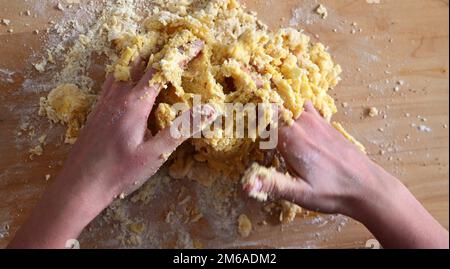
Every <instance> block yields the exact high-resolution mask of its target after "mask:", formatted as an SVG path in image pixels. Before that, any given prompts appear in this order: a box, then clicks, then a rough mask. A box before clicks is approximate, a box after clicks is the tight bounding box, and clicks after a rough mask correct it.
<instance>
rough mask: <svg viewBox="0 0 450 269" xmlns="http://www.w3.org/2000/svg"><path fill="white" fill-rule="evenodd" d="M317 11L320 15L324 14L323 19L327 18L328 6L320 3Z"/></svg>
mask: <svg viewBox="0 0 450 269" xmlns="http://www.w3.org/2000/svg"><path fill="white" fill-rule="evenodd" d="M316 13H317V14H319V15H320V16H322V19H326V18H327V17H328V10H327V8H326V7H325V6H324V5H322V4H320V5H319V6H318V7H317V9H316Z"/></svg>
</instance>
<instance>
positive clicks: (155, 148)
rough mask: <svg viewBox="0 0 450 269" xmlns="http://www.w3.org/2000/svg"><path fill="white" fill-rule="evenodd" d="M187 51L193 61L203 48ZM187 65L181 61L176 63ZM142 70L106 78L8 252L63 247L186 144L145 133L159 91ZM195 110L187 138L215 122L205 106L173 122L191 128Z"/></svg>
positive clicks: (199, 45)
mask: <svg viewBox="0 0 450 269" xmlns="http://www.w3.org/2000/svg"><path fill="white" fill-rule="evenodd" d="M192 46H193V47H192V49H193V50H194V51H195V52H196V53H195V55H193V57H195V56H196V55H197V54H198V53H200V51H201V50H202V48H203V43H202V42H194V43H192ZM191 52H192V51H191ZM186 64H187V62H186V61H185V60H183V62H181V63H180V65H181V66H185V65H186ZM145 66H146V65H145V63H144V62H143V61H142V60H140V59H138V60H137V61H136V62H135V64H134V67H133V70H132V80H131V81H129V82H117V81H115V79H114V77H113V75H109V77H108V78H107V80H106V82H105V83H104V86H103V91H102V93H101V96H100V98H99V101H98V103H97V104H96V106H95V108H94V110H93V111H92V113H91V114H90V115H89V117H88V120H87V123H86V126H85V127H84V128H83V129H82V130H81V133H80V135H79V137H78V140H77V142H76V143H75V145H74V146H73V148H72V150H71V152H70V154H69V157H68V159H67V161H66V162H65V165H64V167H63V169H62V171H61V172H60V174H59V175H58V177H57V178H56V179H55V181H54V182H53V183H52V185H51V186H50V187H49V188H48V189H47V191H46V193H45V194H44V196H43V198H42V200H41V201H40V202H39V204H38V205H37V207H36V208H35V209H34V211H33V213H32V215H31V217H30V218H29V220H28V221H27V222H26V223H25V224H24V225H23V226H22V227H21V229H20V230H19V231H18V232H17V233H16V236H15V238H14V240H13V241H12V242H11V244H10V245H9V247H10V248H62V247H64V246H65V243H66V242H67V240H69V239H75V238H77V237H78V235H79V234H80V232H81V231H82V230H83V228H84V227H85V226H86V225H87V224H89V222H91V221H92V220H93V219H94V218H95V217H96V216H97V215H98V214H100V212H101V211H102V210H103V209H104V208H106V207H107V206H108V205H109V204H110V203H111V202H112V201H113V199H115V197H118V196H122V195H121V194H123V195H127V194H130V193H131V192H132V191H134V190H136V189H137V188H139V187H140V186H141V185H142V184H143V183H145V181H146V180H147V179H149V178H150V177H151V176H152V175H154V174H155V173H156V172H157V171H158V169H159V168H160V167H161V166H162V165H163V163H164V162H165V161H166V160H167V157H168V155H170V153H172V152H173V151H174V150H175V149H176V148H177V147H178V146H179V145H180V144H181V143H183V142H184V141H185V140H186V139H187V138H188V137H186V136H181V137H180V138H174V137H172V135H171V130H170V127H168V128H167V129H165V130H162V131H160V132H159V133H158V134H156V135H155V136H152V134H151V133H150V131H149V130H148V129H147V121H148V118H149V115H150V112H151V110H152V107H153V105H154V103H155V99H156V97H157V96H158V94H159V92H160V90H161V85H149V81H150V80H151V79H152V77H153V75H154V73H155V71H154V70H152V69H150V70H148V71H145V72H144V70H145ZM199 109H200V115H201V124H200V125H198V126H194V127H193V128H192V129H193V130H192V131H191V132H192V133H190V134H191V135H194V134H195V133H196V132H200V131H201V128H202V127H203V126H207V125H208V124H209V123H212V122H213V121H214V120H215V117H216V116H217V112H216V111H215V109H214V108H213V107H212V106H210V105H204V106H202V107H201V108H198V107H197V108H193V109H191V110H189V111H187V112H185V113H183V114H182V115H181V116H180V117H179V118H177V120H180V121H183V122H186V121H189V122H191V121H192V114H193V113H194V111H195V113H198V111H199Z"/></svg>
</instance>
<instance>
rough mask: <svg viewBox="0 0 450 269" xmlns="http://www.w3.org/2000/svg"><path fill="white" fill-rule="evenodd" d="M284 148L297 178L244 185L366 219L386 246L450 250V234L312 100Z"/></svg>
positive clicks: (278, 176) (284, 136)
mask: <svg viewBox="0 0 450 269" xmlns="http://www.w3.org/2000/svg"><path fill="white" fill-rule="evenodd" d="M278 150H279V151H280V153H281V154H282V155H283V157H284V159H285V161H286V163H287V165H288V167H289V172H290V175H291V176H286V175H285V174H282V173H274V174H272V175H271V177H269V178H268V179H267V178H264V179H259V178H256V181H254V182H253V183H252V185H247V186H244V190H246V191H247V192H248V193H250V192H252V191H256V192H265V193H269V194H270V195H271V196H273V197H277V198H283V199H286V200H288V201H292V202H294V203H296V204H298V205H300V206H302V207H303V208H306V209H309V210H313V211H320V212H323V213H338V214H343V215H346V216H349V217H351V218H354V219H356V220H358V221H360V222H362V223H363V224H364V225H365V226H366V227H367V228H368V229H369V230H370V231H371V232H372V233H373V234H374V236H375V237H376V238H377V239H378V240H379V242H380V243H381V245H382V246H383V247H385V248H448V247H449V234H448V231H447V230H446V229H445V228H444V227H442V226H441V225H440V224H439V223H438V222H437V221H436V220H435V219H434V218H433V217H432V216H431V215H430V213H428V212H427V210H426V209H425V208H424V207H423V206H422V205H421V204H420V202H419V201H417V199H416V198H415V197H414V196H413V195H412V194H411V192H409V190H408V189H407V188H406V187H405V186H404V185H403V184H402V183H401V182H400V180H398V179H397V178H395V177H394V176H392V175H390V174H389V173H387V172H386V171H385V170H384V169H383V168H381V167H380V166H379V165H377V164H376V163H374V162H373V161H371V160H370V159H369V158H368V157H367V155H366V154H364V153H362V152H361V151H360V150H359V149H358V148H357V147H356V146H354V145H353V144H352V143H351V142H349V141H348V140H347V139H345V138H344V136H343V135H342V134H340V133H339V132H338V131H337V130H335V129H334V128H333V127H332V126H331V125H330V124H329V123H327V122H326V121H325V120H324V119H323V118H322V117H321V116H320V115H319V113H318V112H317V111H316V110H315V109H314V107H313V106H312V104H311V103H310V102H308V103H307V104H306V106H305V111H304V112H303V114H302V115H301V117H300V118H299V119H298V120H297V121H295V123H294V124H293V126H291V127H282V128H281V129H280V130H279V144H278Z"/></svg>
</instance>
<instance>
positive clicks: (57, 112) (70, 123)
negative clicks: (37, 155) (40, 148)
mask: <svg viewBox="0 0 450 269" xmlns="http://www.w3.org/2000/svg"><path fill="white" fill-rule="evenodd" d="M95 100H96V96H95V95H92V94H89V93H87V92H85V91H82V90H80V89H79V88H78V87H77V86H75V85H73V84H63V85H60V86H58V87H56V88H55V89H53V90H52V91H51V92H50V93H49V95H48V97H47V98H45V97H42V98H41V100H40V109H39V115H41V116H47V118H48V119H49V120H50V121H52V122H54V123H58V122H60V123H62V124H65V125H67V132H66V138H65V142H66V143H69V144H73V143H75V141H76V139H77V137H78V133H79V131H80V129H81V127H83V125H84V122H85V121H86V118H87V115H88V114H89V112H90V110H91V107H92V105H93V103H94V102H95Z"/></svg>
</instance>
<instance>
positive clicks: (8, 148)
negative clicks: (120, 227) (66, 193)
mask: <svg viewBox="0 0 450 269" xmlns="http://www.w3.org/2000/svg"><path fill="white" fill-rule="evenodd" d="M243 2H244V3H246V4H247V6H248V8H249V9H251V10H255V11H257V12H258V16H259V18H260V19H261V20H262V21H264V22H266V23H267V24H269V25H270V27H271V28H272V29H276V28H277V27H280V26H289V25H290V24H291V25H292V26H296V27H300V28H304V29H305V31H306V32H307V33H308V34H309V35H311V36H312V37H313V39H314V40H320V41H321V42H323V43H324V44H326V45H328V46H329V47H330V51H331V53H332V55H333V56H334V57H335V59H336V62H338V63H339V64H341V66H342V67H343V70H344V73H343V76H342V77H343V81H342V82H341V83H340V84H339V86H338V87H337V88H336V89H335V90H334V91H333V96H334V97H335V98H336V99H337V100H338V101H337V102H338V104H339V110H340V112H339V114H338V115H337V116H336V118H337V120H339V121H342V122H343V124H344V126H345V127H346V128H347V129H348V131H349V132H350V133H352V134H354V135H355V136H356V137H357V138H358V139H359V140H360V141H361V142H362V143H363V144H365V145H366V146H367V147H368V152H369V154H370V156H371V157H372V158H373V159H374V160H375V161H376V162H377V163H379V164H380V165H381V166H383V167H384V168H386V169H387V170H388V171H390V172H392V173H393V174H394V175H396V176H397V177H399V178H400V179H401V180H402V181H403V182H404V183H405V184H406V186H407V187H408V188H409V189H410V190H411V191H412V192H413V193H414V194H415V195H416V197H417V198H418V199H419V200H420V201H421V202H422V203H423V204H424V205H425V207H426V208H427V209H428V210H429V211H430V212H431V213H432V214H433V216H435V217H436V218H437V219H438V220H439V222H440V223H442V224H443V225H444V226H445V227H447V228H448V220H449V185H448V183H449V166H448V163H449V153H448V150H449V133H448V132H449V131H448V128H445V127H446V126H447V125H448V121H449V116H448V115H449V107H448V102H449V86H448V82H449V81H448V78H449V69H448V67H449V63H448V57H449V53H448V46H449V39H448V31H449V28H448V27H449V24H448V23H449V17H448V16H449V14H448V13H449V11H448V10H449V9H448V8H449V6H448V1H445V0H426V1H425V0H391V1H389V0H381V3H380V4H368V3H366V1H364V0H335V1H325V0H324V1H321V3H323V4H324V5H325V6H326V7H327V8H328V12H329V17H328V18H327V19H326V20H322V19H320V17H319V16H318V15H315V14H314V12H313V9H314V8H315V7H316V6H317V5H318V3H317V2H316V1H313V0H307V1H301V0H291V1H275V0H266V1H265V0H246V1H243ZM53 6H54V4H53V3H52V2H50V1H45V3H44V1H37V0H36V1H28V2H25V1H8V0H0V19H1V18H6V19H10V20H11V21H12V23H11V25H10V26H4V25H1V26H0V48H1V53H0V59H1V60H0V71H1V72H0V126H1V127H0V235H2V234H3V235H4V238H1V236H0V247H4V246H6V244H7V242H8V241H9V240H10V238H11V234H13V233H14V231H15V230H16V229H17V228H18V227H19V226H20V224H21V223H23V222H24V220H25V218H26V216H27V215H28V214H29V213H30V210H31V209H32V208H33V205H34V204H35V203H36V201H37V200H38V198H39V195H40V194H41V193H42V192H43V190H44V189H45V186H46V185H47V182H46V181H45V179H44V176H45V175H46V174H51V175H53V176H54V175H55V174H56V173H57V171H58V169H59V167H60V164H61V160H63V159H64V156H65V154H66V152H67V149H68V148H67V147H66V146H59V145H57V144H53V143H52V144H50V145H47V146H46V150H45V154H44V155H43V156H41V157H37V158H35V159H34V160H30V159H29V158H28V149H29V147H30V146H31V145H33V142H30V141H29V139H27V138H23V137H22V138H21V137H19V138H18V137H17V132H18V131H19V128H18V125H19V124H20V123H21V122H23V120H24V117H26V116H30V117H31V118H32V119H36V120H37V121H38V122H42V125H41V126H39V128H40V129H43V128H44V129H45V128H46V125H45V121H42V120H41V121H39V119H38V118H37V117H36V116H35V113H36V109H37V107H38V100H39V97H40V96H42V95H43V93H42V92H40V91H26V90H24V87H22V85H23V83H24V82H25V83H26V79H27V78H28V77H29V76H37V75H38V74H37V73H35V72H33V71H32V70H31V68H30V63H31V62H32V61H33V60H35V59H37V58H36V55H40V54H41V55H42V51H41V49H42V47H43V46H44V44H43V43H44V42H43V40H45V38H44V37H45V35H44V34H39V35H36V34H33V33H32V31H33V30H35V29H42V30H43V29H45V28H46V27H47V26H48V22H49V21H50V20H58V19H59V18H60V16H61V14H60V13H59V12H57V11H56V10H55V9H54V8H52V7H53ZM296 9H298V10H297V12H294V10H296ZM26 10H30V11H31V12H32V13H33V14H39V15H38V16H37V18H35V17H34V16H30V17H28V16H22V15H21V14H20V13H21V12H23V11H26ZM42 10H47V11H46V12H45V13H43V11H42ZM294 13H297V15H298V16H299V18H300V19H298V20H293V19H292V17H293V14H294ZM44 14H45V16H44ZM297 22H299V25H298V26H297V25H296V24H297ZM353 22H355V23H356V24H354V26H352V24H353ZM26 24H30V25H29V26H28V25H26ZM7 29H14V32H13V33H7ZM334 29H335V31H333V30H334ZM352 29H355V33H354V34H352V33H351V32H352ZM359 29H361V30H362V31H359ZM41 32H42V31H41ZM10 71H12V72H14V74H12V75H11V77H8V75H7V74H6V73H8V72H10ZM8 78H10V79H12V80H13V81H14V82H12V83H11V82H8V81H7V79H8ZM400 80H402V81H404V82H405V83H404V85H403V86H401V87H400V89H399V91H398V92H396V91H394V88H395V86H396V85H397V82H398V81H400ZM343 102H347V103H348V104H349V106H348V107H346V108H344V107H341V105H340V104H342V103H343ZM371 106H375V107H377V108H378V109H379V110H380V111H381V115H380V116H378V117H375V118H370V117H367V116H366V115H365V112H366V110H367V108H369V107H371ZM406 114H409V115H410V117H407V116H406ZM383 115H386V116H384V117H383ZM421 118H424V119H425V120H421ZM412 124H416V125H417V126H418V125H425V126H427V127H430V128H431V129H432V131H431V132H422V131H420V130H418V129H417V128H416V127H413V126H412ZM380 128H381V129H383V131H380ZM62 133H63V130H62V129H61V130H59V135H61V134H62ZM57 137H58V136H57V135H55V138H50V141H57V139H56V138H57ZM406 137H410V138H409V139H408V138H406ZM52 139H53V140H52ZM34 141H35V140H34ZM380 150H383V151H385V152H386V153H385V154H384V155H382V154H380ZM248 203H249V204H253V203H252V202H248ZM296 223H297V224H293V225H290V226H288V227H284V228H283V229H282V230H283V231H281V229H280V228H279V227H275V226H274V227H272V226H270V225H269V226H268V227H258V228H257V230H256V231H255V232H254V233H253V234H252V236H251V237H250V238H249V239H248V241H244V240H241V239H233V240H236V241H239V242H240V243H239V244H233V242H231V243H230V242H228V243H223V244H221V243H220V241H219V242H216V243H214V244H213V243H211V244H206V246H210V247H227V246H238V247H246V246H247V247H340V248H345V247H363V246H364V245H365V242H366V241H367V240H368V239H370V238H372V236H371V235H370V233H368V232H367V230H365V229H364V227H363V226H362V225H360V224H358V223H356V222H354V221H351V222H349V223H348V224H347V225H345V226H344V227H343V228H342V230H341V231H340V232H337V231H335V232H332V233H327V236H326V238H317V237H314V236H312V235H314V234H315V233H316V232H317V231H319V230H321V228H320V227H315V226H311V225H310V226H308V227H306V226H301V225H302V224H301V223H302V220H298V221H297V222H296ZM299 223H300V224H299ZM5 225H7V226H10V229H9V230H8V231H7V230H6V229H5ZM8 234H9V235H8ZM93 237H94V238H95V235H94V236H93ZM87 241H89V240H87ZM91 241H92V240H91ZM306 241H308V242H309V243H308V244H306V243H305V242H306ZM87 245H88V246H91V245H90V244H87ZM92 246H94V245H92ZM100 246H102V245H101V244H100ZM166 246H171V245H166Z"/></svg>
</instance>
